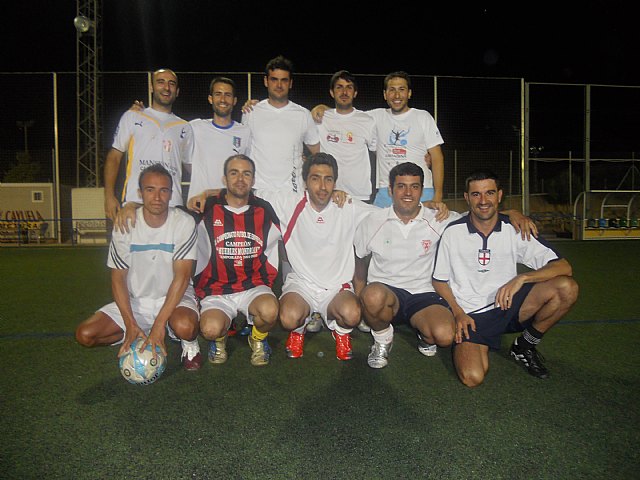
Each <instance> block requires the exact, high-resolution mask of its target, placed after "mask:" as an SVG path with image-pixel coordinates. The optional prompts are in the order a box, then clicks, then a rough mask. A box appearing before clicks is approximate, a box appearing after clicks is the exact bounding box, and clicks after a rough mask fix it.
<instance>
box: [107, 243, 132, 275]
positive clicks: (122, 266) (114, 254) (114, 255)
mask: <svg viewBox="0 0 640 480" xmlns="http://www.w3.org/2000/svg"><path fill="white" fill-rule="evenodd" d="M109 256H110V257H111V261H112V262H113V264H114V265H115V266H116V268H117V269H119V270H126V269H128V268H129V265H127V263H126V262H125V261H124V260H123V259H122V257H120V255H119V254H118V250H117V249H116V248H115V246H114V245H113V243H111V246H110V247H109Z"/></svg>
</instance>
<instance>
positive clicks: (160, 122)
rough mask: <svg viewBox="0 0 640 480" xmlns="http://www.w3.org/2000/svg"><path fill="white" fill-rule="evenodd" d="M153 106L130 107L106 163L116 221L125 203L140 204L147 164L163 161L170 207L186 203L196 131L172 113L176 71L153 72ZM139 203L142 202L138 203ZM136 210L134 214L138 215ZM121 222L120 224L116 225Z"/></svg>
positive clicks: (108, 209)
mask: <svg viewBox="0 0 640 480" xmlns="http://www.w3.org/2000/svg"><path fill="white" fill-rule="evenodd" d="M151 92H152V95H153V97H152V98H153V102H152V105H151V107H148V108H145V109H143V110H139V111H136V110H128V111H127V112H125V113H124V114H123V115H122V117H121V118H120V122H119V123H118V128H117V129H116V133H115V135H114V140H113V146H112V148H111V150H109V153H108V154H107V158H106V160H105V165H104V210H105V215H106V216H107V218H109V219H110V220H112V221H115V220H116V216H117V214H118V211H119V210H120V208H121V206H122V204H123V203H126V202H133V203H136V204H137V202H138V201H139V200H140V199H139V197H138V191H137V187H138V185H137V184H138V177H139V176H140V173H141V172H142V171H143V170H144V169H145V168H147V167H149V166H151V165H153V164H155V163H160V164H162V166H164V167H165V168H166V169H167V170H168V171H169V173H170V174H171V177H172V179H173V194H172V196H171V200H170V203H169V204H170V206H176V205H182V204H183V200H182V188H181V182H182V165H183V164H185V165H188V164H189V155H190V153H191V149H192V141H193V132H192V129H191V127H190V126H189V124H188V123H187V122H186V121H185V120H182V119H181V118H179V117H177V116H176V115H174V114H173V113H172V108H173V104H174V102H175V101H176V99H177V98H178V95H179V93H180V89H179V88H178V77H177V75H176V74H175V72H173V71H172V70H169V69H160V70H157V71H155V72H153V75H152V86H151ZM125 153H126V155H127V166H126V177H125V181H124V186H123V189H122V195H121V197H120V198H117V197H116V193H115V187H116V180H117V177H118V171H119V169H120V163H121V161H122V158H123V157H124V156H125ZM137 205H138V206H139V204H137ZM134 215H135V212H134V211H133V210H132V213H131V215H130V216H134ZM117 225H118V224H117V223H116V226H117Z"/></svg>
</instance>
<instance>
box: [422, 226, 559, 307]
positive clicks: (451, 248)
mask: <svg viewBox="0 0 640 480" xmlns="http://www.w3.org/2000/svg"><path fill="white" fill-rule="evenodd" d="M558 258H560V256H559V255H558V253H557V252H555V251H554V250H553V249H552V248H551V247H550V246H549V245H547V244H546V243H545V242H544V240H542V239H540V238H537V239H536V238H534V237H531V240H523V239H522V236H521V235H520V234H519V233H516V230H515V228H513V225H511V223H509V218H508V217H507V216H505V215H502V214H499V220H498V223H497V224H496V226H495V228H494V229H493V231H492V232H491V233H490V234H489V236H488V237H485V236H484V235H483V234H481V233H480V232H479V231H478V230H477V229H476V228H475V226H474V225H473V224H472V223H471V221H470V217H468V216H467V217H465V218H462V219H460V220H458V221H456V222H453V223H452V224H451V225H449V228H447V229H446V230H445V232H444V233H443V234H442V239H441V240H440V245H439V246H438V256H437V259H436V264H435V268H434V271H433V279H434V280H438V281H441V282H449V286H450V287H451V290H452V291H453V294H454V295H455V297H456V301H457V302H458V305H460V307H461V308H462V309H463V310H464V311H465V312H466V313H470V312H474V313H479V312H482V311H486V310H491V309H492V308H494V303H495V299H496V293H497V292H498V289H499V288H500V287H501V286H503V285H504V284H505V283H507V282H508V281H509V280H511V279H512V278H514V277H515V276H516V275H517V274H518V271H517V264H518V263H520V264H523V265H526V266H528V267H529V268H532V269H535V270H537V269H539V268H541V267H543V266H545V265H546V264H547V263H549V262H550V261H552V260H556V259H558Z"/></svg>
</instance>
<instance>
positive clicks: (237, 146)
mask: <svg viewBox="0 0 640 480" xmlns="http://www.w3.org/2000/svg"><path fill="white" fill-rule="evenodd" d="M208 100H209V104H211V107H212V109H213V117H212V118H209V119H206V120H204V119H200V118H198V119H196V120H192V121H191V122H189V124H190V125H191V128H192V129H193V152H192V154H191V183H190V186H189V194H188V196H187V198H188V199H189V200H188V202H187V206H188V207H189V208H190V209H192V210H193V209H194V204H195V202H202V204H203V205H204V201H205V200H206V197H207V195H206V190H208V189H220V188H222V187H223V186H224V183H223V177H224V174H223V168H222V167H223V164H224V162H225V160H226V159H228V158H229V157H230V156H232V155H248V154H249V145H250V143H251V133H250V130H249V128H248V127H247V126H245V125H242V124H241V123H237V122H235V121H234V120H233V118H232V117H231V115H232V113H233V108H234V107H235V105H236V103H237V102H238V97H237V96H236V85H235V82H234V81H233V80H231V79H230V78H226V77H216V78H214V79H213V80H212V81H211V84H210V86H209V97H208Z"/></svg>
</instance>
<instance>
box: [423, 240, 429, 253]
mask: <svg viewBox="0 0 640 480" xmlns="http://www.w3.org/2000/svg"><path fill="white" fill-rule="evenodd" d="M422 248H424V253H425V254H426V253H427V252H428V251H429V248H431V240H422Z"/></svg>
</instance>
